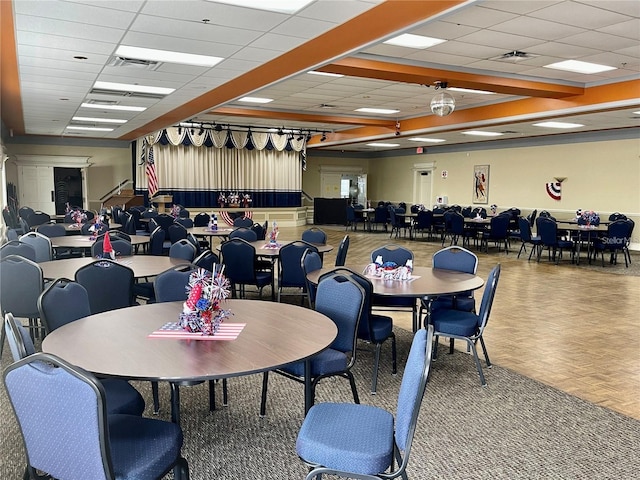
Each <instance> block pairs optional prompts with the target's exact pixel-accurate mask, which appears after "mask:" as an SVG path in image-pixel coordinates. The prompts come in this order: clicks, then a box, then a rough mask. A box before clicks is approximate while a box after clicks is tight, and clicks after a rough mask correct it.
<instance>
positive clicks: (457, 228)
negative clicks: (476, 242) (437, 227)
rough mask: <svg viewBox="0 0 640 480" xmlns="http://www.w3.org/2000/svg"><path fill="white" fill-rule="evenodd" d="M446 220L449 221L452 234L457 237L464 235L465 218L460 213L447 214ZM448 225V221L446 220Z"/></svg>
mask: <svg viewBox="0 0 640 480" xmlns="http://www.w3.org/2000/svg"><path fill="white" fill-rule="evenodd" d="M445 218H448V219H449V227H450V228H451V232H452V233H453V234H455V235H462V234H463V233H464V216H463V215H462V214H461V213H458V212H451V213H447V214H445ZM445 224H446V220H445Z"/></svg>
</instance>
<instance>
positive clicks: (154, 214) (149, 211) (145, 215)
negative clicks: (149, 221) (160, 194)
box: [140, 208, 158, 218]
mask: <svg viewBox="0 0 640 480" xmlns="http://www.w3.org/2000/svg"><path fill="white" fill-rule="evenodd" d="M157 216H158V211H157V210H154V209H153V208H147V209H146V210H143V211H142V212H140V217H141V218H153V217H157Z"/></svg>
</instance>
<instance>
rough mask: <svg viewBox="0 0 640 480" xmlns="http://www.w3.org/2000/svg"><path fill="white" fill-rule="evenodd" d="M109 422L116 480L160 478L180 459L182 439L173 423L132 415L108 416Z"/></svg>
mask: <svg viewBox="0 0 640 480" xmlns="http://www.w3.org/2000/svg"><path fill="white" fill-rule="evenodd" d="M108 421H109V442H110V444H111V460H112V463H113V469H114V472H115V477H116V479H117V480H147V479H149V480H152V479H157V478H161V477H162V476H163V475H164V473H165V472H167V470H168V469H169V468H170V467H171V466H172V465H173V464H174V462H175V461H176V459H177V458H179V455H180V449H181V448H182V440H183V438H182V430H181V429H180V427H179V426H178V425H176V424H175V423H170V422H165V421H162V420H155V419H153V418H143V417H136V416H133V415H109V420H108ZM151 444H152V445H154V448H149V445H151Z"/></svg>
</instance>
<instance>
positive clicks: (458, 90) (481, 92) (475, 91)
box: [448, 87, 496, 95]
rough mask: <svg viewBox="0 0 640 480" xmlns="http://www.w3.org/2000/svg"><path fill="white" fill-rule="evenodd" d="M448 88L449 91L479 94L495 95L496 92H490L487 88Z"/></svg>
mask: <svg viewBox="0 0 640 480" xmlns="http://www.w3.org/2000/svg"><path fill="white" fill-rule="evenodd" d="M448 90H449V91H450V92H461V93H477V94H479V95H495V94H496V92H490V91H488V90H474V89H472V88H461V87H449V88H448Z"/></svg>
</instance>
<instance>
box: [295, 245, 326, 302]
mask: <svg viewBox="0 0 640 480" xmlns="http://www.w3.org/2000/svg"><path fill="white" fill-rule="evenodd" d="M300 262H301V265H302V272H303V273H304V277H305V281H306V282H307V297H308V299H309V307H310V308H313V306H314V304H315V301H316V289H317V286H316V285H315V284H313V283H311V282H310V281H309V280H308V279H307V275H309V274H310V273H311V272H315V271H317V270H320V269H321V268H322V257H321V256H320V254H319V253H318V252H314V251H313V250H305V251H304V253H303V254H302V259H301V261H300Z"/></svg>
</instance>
